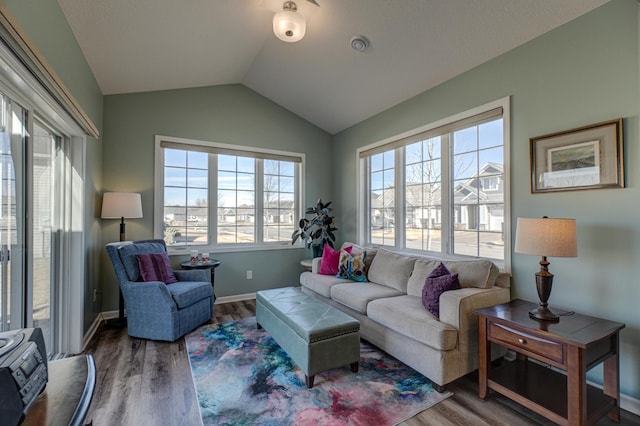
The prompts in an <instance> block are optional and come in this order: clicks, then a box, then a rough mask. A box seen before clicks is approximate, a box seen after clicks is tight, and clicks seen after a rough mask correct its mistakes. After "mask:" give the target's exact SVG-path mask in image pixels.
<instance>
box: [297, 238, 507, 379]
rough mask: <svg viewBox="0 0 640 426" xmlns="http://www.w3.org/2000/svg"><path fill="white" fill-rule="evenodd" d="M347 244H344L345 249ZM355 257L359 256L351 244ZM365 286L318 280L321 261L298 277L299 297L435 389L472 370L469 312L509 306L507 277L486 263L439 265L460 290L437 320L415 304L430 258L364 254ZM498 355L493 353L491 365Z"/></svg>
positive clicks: (474, 324)
mask: <svg viewBox="0 0 640 426" xmlns="http://www.w3.org/2000/svg"><path fill="white" fill-rule="evenodd" d="M348 245H352V244H350V243H345V244H344V245H343V247H344V246H348ZM354 250H355V251H358V250H366V249H363V248H361V247H358V246H355V245H354ZM366 251H367V257H366V259H365V263H366V264H367V266H368V270H367V271H366V274H367V278H368V280H369V282H364V283H363V282H354V281H351V280H347V279H342V278H336V277H334V276H331V275H319V274H318V273H317V271H318V270H319V266H320V261H321V259H320V258H316V259H314V260H313V264H312V270H311V272H303V273H302V274H301V275H300V284H301V286H302V290H303V291H304V292H306V293H308V294H311V295H313V296H315V297H317V298H319V299H320V300H323V301H324V302H326V303H328V304H330V305H332V306H334V307H336V308H338V309H340V310H341V311H343V312H345V313H347V314H349V315H351V316H352V317H354V318H356V319H357V320H358V321H360V334H361V336H362V338H364V339H365V340H367V341H369V342H371V343H373V344H374V345H376V346H378V347H379V348H380V349H382V350H384V351H385V352H387V353H389V354H391V355H393V356H394V357H396V358H397V359H399V360H400V361H402V362H404V363H405V364H407V365H408V366H410V367H412V368H413V369H415V370H417V371H419V372H420V373H422V374H423V375H425V376H426V377H428V378H429V379H430V380H431V381H432V382H433V383H434V385H435V387H436V389H438V390H440V391H441V390H442V389H443V386H444V385H446V384H447V383H450V382H452V381H454V380H456V379H457V378H459V377H462V376H464V375H466V374H468V373H470V372H471V371H473V370H475V369H476V368H478V319H477V315H476V314H475V313H474V310H476V309H478V308H484V307H487V306H493V305H496V304H500V303H506V302H508V301H509V300H510V291H509V287H510V279H509V275H507V274H505V273H500V272H499V270H498V267H497V266H496V265H495V264H493V263H492V262H490V261H488V260H470V261H454V260H445V261H443V263H444V264H445V266H446V267H447V268H448V269H449V270H450V271H451V272H452V273H456V272H457V273H458V277H459V280H460V284H461V286H462V287H463V288H462V289H459V290H452V291H447V292H444V293H443V294H442V295H441V296H440V319H437V318H436V317H435V316H433V315H431V313H429V311H427V310H426V309H425V308H424V306H423V305H422V298H421V296H422V287H423V285H424V282H425V279H426V277H427V276H428V275H429V273H430V272H431V271H432V270H433V269H434V268H435V267H436V266H438V265H439V264H440V260H439V259H436V258H427V257H414V256H408V255H402V254H397V253H393V252H390V251H386V250H366ZM504 353H505V352H504V350H500V349H499V348H496V350H494V351H492V354H493V356H494V359H495V358H498V357H500V356H502V355H504Z"/></svg>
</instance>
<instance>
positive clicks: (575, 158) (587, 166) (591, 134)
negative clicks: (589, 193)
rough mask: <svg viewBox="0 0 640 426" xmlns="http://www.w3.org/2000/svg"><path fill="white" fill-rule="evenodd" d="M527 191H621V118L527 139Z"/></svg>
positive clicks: (622, 162) (622, 172)
mask: <svg viewBox="0 0 640 426" xmlns="http://www.w3.org/2000/svg"><path fill="white" fill-rule="evenodd" d="M529 149H530V156H531V192H532V193H534V194H535V193H544V192H557V191H576V190H583V189H602V188H624V155H623V137H622V118H616V119H613V120H609V121H604V122H601V123H596V124H590V125H587V126H582V127H577V128H575V129H571V130H565V131H562V132H556V133H550V134H546V135H542V136H536V137H534V138H530V139H529Z"/></svg>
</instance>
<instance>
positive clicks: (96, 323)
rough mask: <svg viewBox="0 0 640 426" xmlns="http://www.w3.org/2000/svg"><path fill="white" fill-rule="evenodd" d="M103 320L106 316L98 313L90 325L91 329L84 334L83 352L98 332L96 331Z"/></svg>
mask: <svg viewBox="0 0 640 426" xmlns="http://www.w3.org/2000/svg"><path fill="white" fill-rule="evenodd" d="M103 320H104V317H103V316H102V313H98V315H97V316H96V319H94V320H93V323H92V324H91V327H89V330H87V332H86V333H85V334H84V338H83V339H82V352H84V351H86V350H87V345H89V342H90V341H91V339H93V336H94V335H95V334H96V331H98V327H99V326H100V323H101V322H102V321H103Z"/></svg>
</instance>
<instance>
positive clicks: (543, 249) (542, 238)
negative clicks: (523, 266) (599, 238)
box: [515, 217, 578, 257]
mask: <svg viewBox="0 0 640 426" xmlns="http://www.w3.org/2000/svg"><path fill="white" fill-rule="evenodd" d="M515 252H516V253H522V254H534V255H538V256H548V257H576V256H577V255H578V247H577V241H576V220H575V219H557V218H530V217H519V218H518V222H517V225H516V247H515Z"/></svg>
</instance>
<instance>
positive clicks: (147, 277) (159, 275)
mask: <svg viewBox="0 0 640 426" xmlns="http://www.w3.org/2000/svg"><path fill="white" fill-rule="evenodd" d="M136 258H137V259H138V269H140V275H142V281H145V282H149V281H162V282H163V283H165V284H173V283H175V282H177V281H178V279H177V278H176V274H174V273H173V269H172V268H171V263H170V262H169V255H167V252H162V253H139V254H136Z"/></svg>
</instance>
